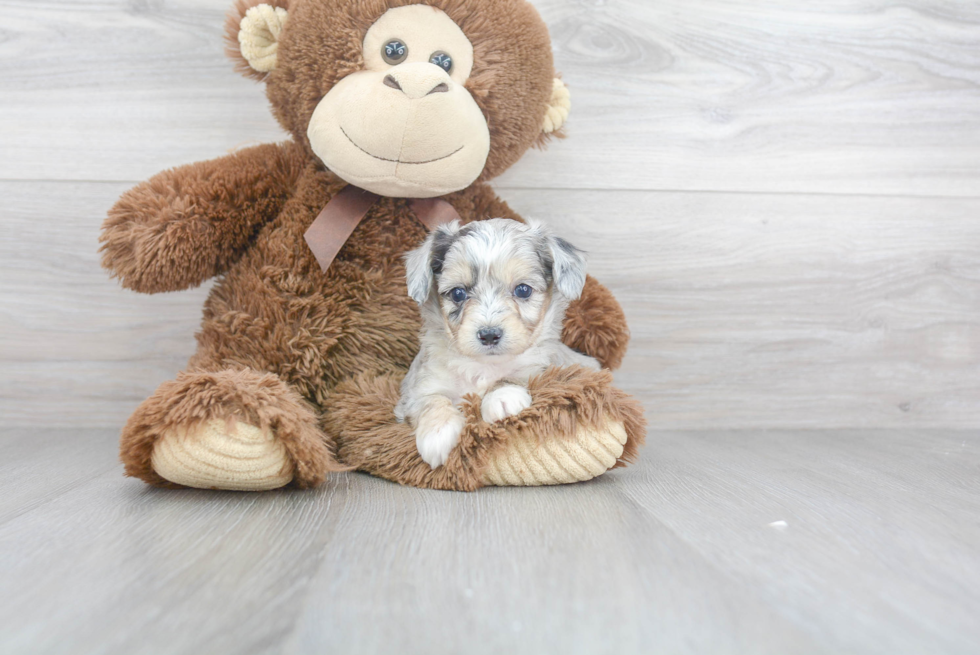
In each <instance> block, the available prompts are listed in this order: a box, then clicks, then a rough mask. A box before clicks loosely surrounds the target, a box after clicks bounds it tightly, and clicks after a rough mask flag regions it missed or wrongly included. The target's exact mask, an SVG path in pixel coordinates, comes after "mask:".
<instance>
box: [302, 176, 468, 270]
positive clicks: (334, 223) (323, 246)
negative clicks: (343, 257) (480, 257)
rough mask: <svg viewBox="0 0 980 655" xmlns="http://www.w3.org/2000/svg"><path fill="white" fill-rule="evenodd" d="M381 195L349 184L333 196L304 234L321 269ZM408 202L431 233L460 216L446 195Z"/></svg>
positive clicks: (412, 199) (326, 265)
mask: <svg viewBox="0 0 980 655" xmlns="http://www.w3.org/2000/svg"><path fill="white" fill-rule="evenodd" d="M379 198H381V196H379V195H378V194H376V193H371V192H370V191H365V190H364V189H361V188H359V187H356V186H354V185H353V184H349V185H347V186H346V187H344V188H343V190H341V192H340V193H338V194H337V195H335V196H334V197H333V198H331V199H330V202H328V203H327V206H326V207H324V208H323V210H322V211H321V212H320V214H319V216H317V217H316V220H314V221H313V223H312V225H310V228H309V229H308V230H307V231H306V234H304V235H303V236H304V238H305V239H306V243H307V245H309V247H310V250H312V251H313V256H314V257H316V261H317V263H319V264H320V269H321V270H323V271H324V272H326V270H327V269H328V268H330V264H331V263H333V260H334V258H335V257H336V256H337V253H338V252H340V249H341V248H343V247H344V244H345V243H347V239H349V238H350V235H351V234H353V232H354V229H355V228H356V227H357V226H358V225H359V224H360V222H361V221H362V220H363V219H364V217H365V216H367V213H368V211H369V210H370V209H371V207H372V206H373V205H374V203H376V202H377V201H378V199H379ZM408 205H409V207H410V208H411V210H412V212H413V213H414V214H415V217H416V218H418V220H419V222H420V223H422V225H424V226H425V227H426V228H427V229H428V230H429V231H430V232H431V231H432V230H434V229H436V228H437V227H439V226H440V225H445V224H446V223H449V222H450V221H454V220H458V219H459V214H458V213H457V212H456V210H455V209H453V206H452V205H450V204H449V203H448V202H446V201H445V200H443V199H442V198H411V199H410V200H409V202H408Z"/></svg>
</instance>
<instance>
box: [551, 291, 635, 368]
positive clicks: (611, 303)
mask: <svg viewBox="0 0 980 655" xmlns="http://www.w3.org/2000/svg"><path fill="white" fill-rule="evenodd" d="M561 340H562V341H564V342H565V344H566V345H568V346H569V347H571V348H574V349H575V350H577V351H579V352H582V353H585V354H586V355H589V356H591V357H595V358H596V359H598V360H599V363H600V364H602V367H603V368H608V369H617V368H619V365H620V364H622V363H623V356H624V355H625V354H626V347H627V346H628V345H629V340H630V331H629V327H628V326H627V325H626V315H625V314H624V313H623V308H622V307H620V306H619V303H618V302H617V301H616V298H614V297H613V295H612V292H611V291H609V289H607V288H606V287H604V286H602V285H601V284H599V283H598V282H597V281H596V279H595V278H594V277H592V276H591V275H590V276H588V277H586V278H585V288H584V289H582V295H581V296H580V297H579V299H578V300H575V301H573V302H572V304H571V305H569V306H568V311H567V312H565V325H564V328H563V329H562V333H561Z"/></svg>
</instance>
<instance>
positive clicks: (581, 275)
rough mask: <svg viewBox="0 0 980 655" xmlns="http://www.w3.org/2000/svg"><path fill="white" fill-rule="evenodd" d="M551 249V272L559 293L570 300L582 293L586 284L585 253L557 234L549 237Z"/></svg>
mask: <svg viewBox="0 0 980 655" xmlns="http://www.w3.org/2000/svg"><path fill="white" fill-rule="evenodd" d="M548 245H549V246H550V249H551V259H552V267H551V274H552V276H553V277H554V279H555V288H557V289H558V293H560V294H561V295H563V296H565V297H566V298H568V299H569V300H576V299H577V298H578V297H579V296H581V295H582V288H583V287H584V286H585V253H584V252H582V251H581V250H579V249H578V248H576V247H575V246H573V245H572V244H570V243H569V242H567V241H565V240H564V239H561V238H559V237H556V236H550V237H548Z"/></svg>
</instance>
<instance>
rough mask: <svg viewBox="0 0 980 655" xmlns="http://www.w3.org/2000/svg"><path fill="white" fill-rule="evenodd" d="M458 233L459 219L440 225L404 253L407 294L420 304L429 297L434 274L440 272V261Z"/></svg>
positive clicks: (434, 277)
mask: <svg viewBox="0 0 980 655" xmlns="http://www.w3.org/2000/svg"><path fill="white" fill-rule="evenodd" d="M458 233H459V221H453V222H452V223H449V224H448V225H442V226H440V227H438V228H437V229H436V230H435V231H433V232H432V234H430V235H429V236H428V237H426V239H425V241H424V242H423V243H422V245H421V246H419V247H418V248H416V249H415V250H413V251H412V252H410V253H408V254H407V255H405V282H406V283H407V285H408V295H409V296H411V298H412V300H414V301H415V302H417V303H418V304H420V305H422V304H424V303H425V301H426V300H428V298H429V293H430V292H431V291H432V285H433V283H434V282H435V279H436V276H437V275H438V274H439V273H441V272H442V261H443V260H444V259H445V258H446V253H447V252H448V251H449V247H450V246H451V245H452V244H453V241H455V240H456V235H457V234H458Z"/></svg>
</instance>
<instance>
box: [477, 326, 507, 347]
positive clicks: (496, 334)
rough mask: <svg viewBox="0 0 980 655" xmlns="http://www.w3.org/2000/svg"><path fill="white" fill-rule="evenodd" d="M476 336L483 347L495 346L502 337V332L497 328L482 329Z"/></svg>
mask: <svg viewBox="0 0 980 655" xmlns="http://www.w3.org/2000/svg"><path fill="white" fill-rule="evenodd" d="M476 336H477V337H478V338H479V339H480V343H482V344H483V345H484V346H496V345H497V342H498V341H500V338H501V337H503V336H504V331H503V330H501V329H500V328H498V327H494V328H483V329H482V330H480V331H479V332H477V333H476Z"/></svg>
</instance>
